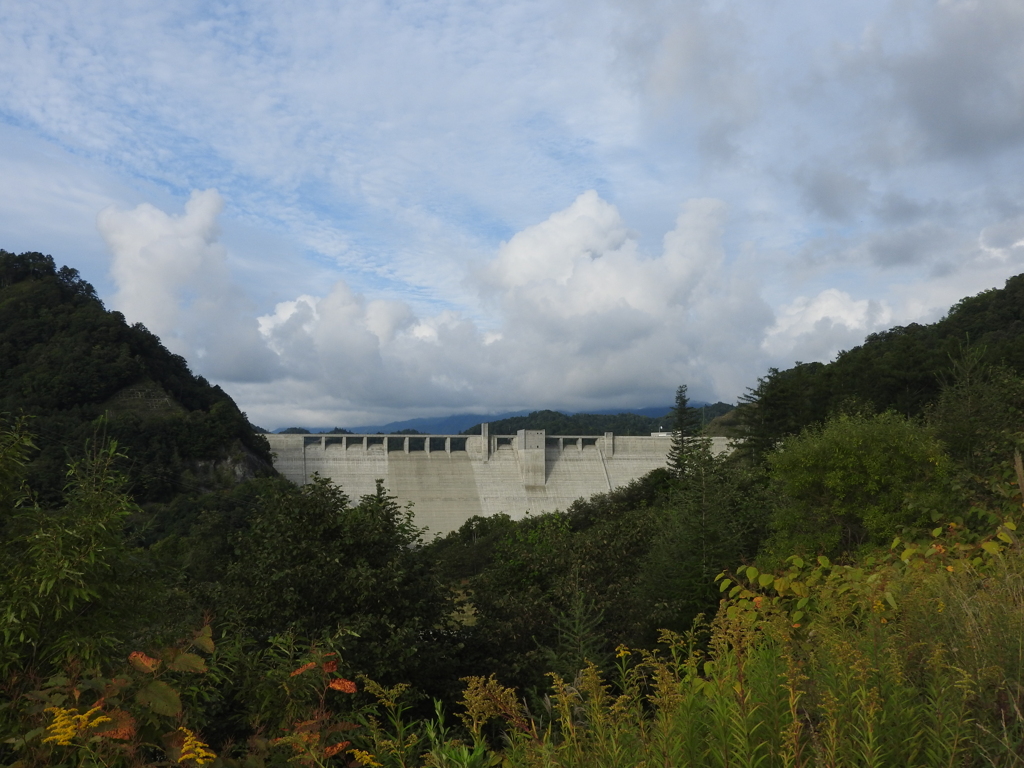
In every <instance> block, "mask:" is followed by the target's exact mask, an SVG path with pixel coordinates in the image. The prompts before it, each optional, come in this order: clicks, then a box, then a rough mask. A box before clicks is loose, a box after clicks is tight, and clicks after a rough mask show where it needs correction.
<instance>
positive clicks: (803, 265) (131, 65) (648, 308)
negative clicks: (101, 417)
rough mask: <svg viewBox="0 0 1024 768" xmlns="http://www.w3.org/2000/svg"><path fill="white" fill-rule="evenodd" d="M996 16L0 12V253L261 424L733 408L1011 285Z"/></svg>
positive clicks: (1019, 113)
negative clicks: (763, 389)
mask: <svg viewBox="0 0 1024 768" xmlns="http://www.w3.org/2000/svg"><path fill="white" fill-rule="evenodd" d="M1022 39H1024V6H1022V5H1021V4H1020V3H1019V2H1017V0H865V1H864V2H860V3H846V2H838V1H836V2H811V1H810V0H779V2H772V3H747V2H741V1H740V0H682V1H681V2H679V1H676V0H672V1H669V0H630V2H628V3H627V2H624V1H623V0H595V2H592V3H586V4H582V3H579V2H578V0H548V1H547V2H540V1H539V0H509V1H508V2H502V3H479V2H475V0H474V1H472V2H471V1H470V0H430V1H429V2H424V1H421V0H400V1H399V2H391V1H390V0H389V1H388V2H384V0H366V2H361V3H352V4H341V5H339V4H331V3H319V2H312V3H304V4H300V5H299V6H294V7H292V6H282V5H281V4H275V3H271V2H265V1H263V0H257V1H256V2H250V3H245V4H243V3H240V2H235V0H225V1H224V2H220V3H217V4H213V5H210V4H206V5H204V4H195V3H188V2H184V0H168V2H166V3H162V4H160V5H159V6H155V5H154V6H145V5H139V4H137V3H130V2H121V0H114V2H111V3H104V4H102V5H99V6H96V5H93V6H85V5H81V4H73V3H72V4H68V3H64V2H59V1H58V0H31V1H30V0H12V1H11V2H8V3H4V4H3V6H2V7H0V48H2V50H4V52H5V54H4V56H2V57H0V233H2V234H3V235H4V242H0V247H3V248H6V249H8V250H42V251H46V252H50V253H52V254H53V255H54V256H55V258H57V260H58V261H61V262H68V263H70V264H71V265H72V266H75V267H77V268H79V269H80V270H81V271H82V273H83V275H84V276H85V277H86V278H87V279H89V280H90V281H92V282H94V283H95V284H96V285H97V287H98V289H99V290H100V293H101V295H103V297H104V298H105V300H106V301H107V302H108V304H109V305H110V306H112V307H114V308H117V309H120V310H121V311H123V312H124V313H125V314H126V316H127V317H128V319H129V320H131V321H141V322H144V323H145V324H146V325H147V326H149V327H150V328H151V329H152V330H154V331H155V332H157V333H158V334H160V335H161V337H162V338H163V339H164V340H165V342H166V343H167V344H168V346H170V347H171V348H172V349H174V351H176V352H178V353H180V354H182V355H184V356H185V357H186V358H187V359H188V360H189V362H190V364H192V366H193V367H194V368H195V369H196V370H197V371H199V372H200V373H202V374H204V375H206V376H207V377H209V378H211V379H213V380H214V381H216V382H218V383H221V384H222V385H223V386H224V387H225V388H226V389H227V391H228V392H229V393H231V394H232V395H233V396H234V397H235V398H236V399H237V400H238V401H239V402H240V403H241V405H242V407H243V408H244V409H245V410H246V411H247V412H248V413H249V414H250V416H251V417H252V418H253V419H254V421H256V422H257V423H260V424H262V425H264V426H268V427H274V426H284V425H288V424H296V423H315V424H329V423H337V424H339V425H344V424H353V423H371V422H376V423H379V422H381V421H387V420H390V419H392V418H404V417H410V416H420V415H433V414H437V413H443V412H447V411H451V410H453V409H455V410H471V409H480V410H505V409H519V408H532V407H562V408H573V409H586V408H613V407H616V406H638V405H646V404H650V403H655V402H657V403H663V402H669V401H670V399H671V395H672V392H673V390H674V388H675V386H676V385H677V384H679V383H683V382H686V383H688V384H689V385H690V387H691V392H692V393H693V394H694V395H695V396H697V397H700V398H706V399H719V398H720V399H727V400H731V399H734V398H735V397H736V396H737V395H739V394H740V393H742V391H743V390H744V388H745V387H747V386H751V385H753V384H754V383H755V380H756V377H757V376H758V375H762V374H763V373H764V372H765V370H766V368H767V367H768V366H769V365H777V366H788V365H791V364H792V363H793V362H795V361H797V360H825V359H828V358H829V357H831V356H832V355H834V354H835V353H836V352H837V351H838V350H841V349H844V348H848V347H850V346H853V345H855V344H857V343H859V342H860V341H862V340H863V338H864V336H865V335H866V334H868V333H871V332H873V331H877V330H880V329H882V328H885V327H889V326H891V325H893V324H897V323H907V322H914V321H922V322H928V321H932V320H935V319H937V318H938V317H939V316H941V314H942V313H943V312H944V311H945V310H946V309H947V308H948V307H949V305H950V304H952V303H953V302H955V301H956V300H958V299H959V298H961V297H962V296H964V295H968V294H972V293H976V292H978V291H981V290H984V289H987V288H991V287H994V286H998V285H1001V284H1002V282H1003V281H1004V280H1005V279H1006V277H1008V276H1010V275H1012V274H1016V273H1018V272H1020V271H1024V46H1021V45H1020V41H1021V40H1022Z"/></svg>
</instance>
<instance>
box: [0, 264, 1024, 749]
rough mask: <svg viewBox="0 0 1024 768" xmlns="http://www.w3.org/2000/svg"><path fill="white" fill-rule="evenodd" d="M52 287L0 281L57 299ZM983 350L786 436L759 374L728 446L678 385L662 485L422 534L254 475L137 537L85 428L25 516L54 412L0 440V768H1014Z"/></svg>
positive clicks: (877, 348) (182, 505) (1006, 595)
mask: <svg viewBox="0 0 1024 768" xmlns="http://www.w3.org/2000/svg"><path fill="white" fill-rule="evenodd" d="M18 258H23V257H18ZM33 258H35V257H33ZM40 258H45V257H40ZM50 266H51V267H52V263H51V264H50ZM47 270H48V268H46V267H45V265H44V268H42V269H41V273H42V277H40V276H38V275H35V276H34V275H29V276H28V277H24V276H23V277H20V278H18V280H11V281H9V283H8V284H4V285H3V288H2V289H0V290H3V291H5V292H6V291H7V290H8V288H9V287H16V286H17V285H22V284H25V283H33V282H36V281H43V282H45V281H46V280H48V279H49V280H51V281H52V280H63V281H64V282H67V283H71V284H72V286H73V285H74V280H75V279H76V278H74V276H73V275H71V274H69V273H64V277H63V278H61V277H60V274H61V272H60V271H57V270H54V271H52V272H49V271H47ZM1017 280H1018V278H1015V279H1014V280H1013V281H1010V282H1011V283H1012V284H1013V286H1012V288H1013V290H1019V283H1018V282H1016V281H1017ZM20 290H21V291H27V290H28V289H27V288H24V287H23V288H21V289H20ZM1008 290H1009V288H1008ZM69 291H70V293H68V294H67V296H68V297H71V298H70V299H69V298H67V297H65V298H64V299H61V300H60V301H58V302H56V303H57V304H60V302H61V301H66V302H68V303H71V304H74V302H75V301H81V302H83V303H88V302H93V304H90V306H92V307H93V309H92V310H90V311H91V312H93V313H98V312H102V307H99V309H98V310H96V309H95V307H96V306H98V303H96V302H95V298H94V297H92V298H88V297H87V296H86V298H82V299H74V296H76V295H78V294H82V295H83V296H84V295H85V294H87V293H90V292H91V289H89V290H88V291H87V290H86V287H85V286H80V287H79V288H78V289H77V291H78V294H76V293H75V291H74V290H71V289H69ZM5 295H6V293H3V294H0V298H2V297H3V296H5ZM0 306H6V305H0ZM1004 306H1009V305H1007V304H1005V302H1004V295H1003V293H1002V292H998V291H997V292H990V293H988V294H983V295H982V296H981V297H975V298H974V299H971V300H966V301H965V302H961V304H960V305H958V307H957V308H954V310H953V311H952V312H951V314H950V317H955V316H957V315H958V314H959V313H961V312H963V311H964V310H963V307H970V308H971V309H970V311H969V313H968V314H969V315H970V316H971V317H986V318H990V319H991V321H992V323H995V322H1001V321H1003V320H1005V319H1006V318H1005V317H1004V314H1001V311H1000V310H999V307H1004ZM24 309H25V311H26V313H27V315H28V316H31V314H32V312H33V311H36V312H37V313H39V314H45V313H43V311H42V310H41V309H37V310H33V309H31V307H29V306H26V307H25V308H24ZM50 311H51V313H52V306H51V310H50ZM61 313H64V314H71V315H74V312H73V311H71V310H63V309H61V310H60V311H59V312H56V313H55V314H61ZM96 316H97V317H99V314H96ZM992 318H994V319H992ZM948 321H949V318H947V320H944V321H943V323H946V322H948ZM97 322H99V321H97ZM938 325H942V323H940V324H938ZM54 327H58V329H59V325H55V326H54ZM124 327H125V326H124V325H123V323H121V324H120V325H119V326H118V328H124ZM1009 327H1010V328H1011V330H1012V328H1014V327H1016V326H1013V325H1012V322H1011V323H1010V324H1009ZM923 328H924V331H914V332H913V334H916V333H925V332H926V331H927V332H928V333H937V331H934V329H933V330H931V331H929V330H928V329H929V328H932V327H931V326H929V327H923ZM985 328H987V326H984V324H983V323H980V322H978V323H975V325H973V326H971V334H972V335H971V337H970V339H967V338H966V337H965V338H964V339H962V340H960V339H956V338H952V337H951V338H950V339H947V340H946V341H943V342H942V343H943V344H946V345H947V348H948V353H949V354H947V355H945V356H944V357H943V356H935V357H930V358H927V359H929V360H931V361H932V363H934V366H933V367H932V368H927V366H926V361H925V362H922V360H924V358H921V357H913V356H908V357H907V364H908V372H907V373H906V378H907V379H908V380H909V378H912V376H911V374H913V377H917V378H918V379H920V380H922V381H923V380H924V379H925V378H927V376H931V377H932V379H934V381H935V383H934V385H932V384H929V387H930V388H931V389H930V392H931V395H930V396H929V397H928V398H925V399H922V400H921V402H920V403H919V404H918V405H917V406H915V408H916V410H912V411H910V412H909V416H908V411H906V410H901V409H896V408H893V407H891V406H893V403H891V402H888V401H882V402H878V401H876V400H875V399H874V396H875V394H877V392H878V391H880V388H879V387H878V386H877V385H878V381H877V379H868V380H867V381H868V383H870V385H871V387H873V389H872V388H869V387H865V389H863V390H857V389H856V388H853V387H846V386H845V385H844V388H843V389H842V390H841V391H839V390H838V389H837V390H836V391H834V392H832V394H830V395H829V398H831V399H829V398H823V399H822V400H821V403H824V404H823V405H821V404H820V403H818V400H814V403H815V404H816V405H815V408H817V407H818V405H821V410H820V411H819V410H814V409H812V408H809V407H808V408H807V409H805V410H803V411H800V410H799V408H798V407H797V406H799V405H800V402H798V401H794V403H795V405H794V408H797V410H796V411H794V413H795V414H796V415H793V414H789V415H788V416H787V419H788V421H787V420H786V419H781V418H778V417H779V416H780V414H783V415H785V414H786V413H787V411H786V409H785V407H784V406H783V402H784V400H783V399H782V395H781V394H780V393H782V394H785V395H786V396H787V397H789V396H790V395H792V394H793V393H794V392H795V393H797V394H799V392H800V391H801V390H799V389H797V390H786V389H784V388H780V387H781V385H780V382H787V381H788V382H790V383H792V381H793V380H795V378H796V377H798V376H803V375H804V373H803V372H801V373H799V374H793V373H792V371H801V370H802V369H804V368H806V366H797V368H795V369H792V370H791V371H786V372H772V373H770V374H769V376H768V378H767V379H765V380H762V382H761V384H760V385H759V387H758V388H756V389H755V390H754V391H753V392H752V393H751V394H750V395H749V396H748V398H747V401H746V404H745V405H744V406H743V407H741V409H740V411H741V415H740V418H741V419H742V421H743V423H745V424H746V425H747V428H748V429H749V431H748V432H747V440H746V441H745V442H746V445H745V450H744V451H742V452H740V453H738V454H737V455H734V456H730V457H716V456H713V455H712V454H711V452H710V450H709V448H708V445H707V443H706V442H705V441H704V439H703V435H704V434H705V433H704V432H703V430H702V420H701V418H700V414H699V413H698V412H696V411H695V410H694V409H692V408H691V407H690V405H689V401H688V398H687V392H686V388H685V387H680V389H679V391H678V393H677V398H676V406H675V408H674V409H673V411H672V413H671V414H670V419H671V422H670V424H666V425H665V426H666V427H670V428H671V429H672V430H673V431H674V432H675V433H676V437H675V439H674V440H673V449H672V452H671V455H670V460H669V462H668V464H667V466H666V467H665V468H664V469H660V470H656V471H655V472H653V473H651V474H650V475H648V476H646V477H644V478H642V479H641V480H638V481H636V482H634V483H633V484H631V485H629V486H627V487H625V488H621V489H617V490H615V491H613V492H611V493H607V494H600V495H597V496H594V497H592V498H590V499H581V500H579V501H577V502H576V503H575V504H573V505H572V506H571V507H570V508H569V509H568V510H565V511H564V512H560V513H553V514H545V515H540V516H528V517H527V518H526V519H524V520H520V521H513V520H511V519H510V518H509V517H507V516H503V515H498V516H495V517H490V518H474V519H472V520H470V521H468V522H467V523H466V524H465V525H464V526H463V527H462V528H461V529H460V530H458V531H455V532H453V533H451V534H450V535H448V536H446V537H444V538H439V539H436V540H434V541H431V542H427V541H424V540H423V538H422V535H421V532H420V531H419V530H417V529H416V527H415V525H414V518H413V516H412V513H411V511H410V510H408V509H402V508H399V507H398V506H397V505H396V504H395V503H394V500H393V499H392V498H390V497H389V496H388V494H387V491H386V489H384V488H379V489H378V491H377V493H375V494H372V495H370V496H367V497H364V498H362V499H359V500H352V499H349V498H348V497H347V496H346V495H345V493H344V489H339V488H336V487H334V486H332V485H331V484H329V483H327V482H325V481H317V482H314V483H311V484H310V485H307V486H305V487H303V488H297V487H295V486H293V485H291V484H290V483H288V482H286V481H284V480H282V479H280V478H277V477H269V476H268V477H257V478H252V479H248V480H245V481H244V482H238V483H234V484H228V483H222V484H221V485H220V486H217V487H215V488H213V490H210V491H208V492H200V490H202V489H197V488H195V487H193V488H187V489H185V492H180V493H177V494H176V495H170V494H169V495H168V496H166V497H162V498H163V501H161V506H160V514H159V521H160V524H159V525H155V524H154V525H151V526H150V528H149V529H148V531H149V532H148V535H147V536H144V537H140V536H139V535H138V534H137V530H136V529H137V521H138V520H140V519H146V517H145V513H144V512H143V511H142V510H141V509H140V508H139V506H138V503H139V501H140V500H142V501H145V500H146V497H144V496H142V497H140V496H139V495H138V489H139V487H140V486H139V484H138V481H137V480H136V479H134V477H133V475H132V474H131V473H132V472H133V471H137V470H134V467H135V465H134V464H133V463H132V462H131V461H129V458H130V457H131V451H132V450H134V448H133V447H131V446H128V444H127V442H125V443H121V442H120V441H119V440H110V438H109V436H110V434H111V431H112V430H111V429H110V428H107V432H106V435H107V437H106V438H105V439H104V436H103V433H102V432H101V431H100V430H94V433H90V435H92V434H95V435H96V437H95V438H93V439H91V440H90V441H89V442H88V444H86V443H85V441H84V440H83V442H82V445H81V446H80V449H79V450H77V452H71V451H69V452H68V456H69V457H70V459H71V462H70V471H68V470H65V472H64V476H63V482H62V483H61V485H60V487H59V490H58V492H56V493H53V492H47V493H45V494H43V493H34V491H35V489H36V488H35V487H36V485H37V484H39V483H46V482H49V481H48V480H47V475H46V474H45V473H41V472H39V471H37V470H36V469H35V467H34V465H35V462H37V461H39V456H40V455H42V452H41V451H40V450H39V448H37V447H36V446H37V445H42V444H43V443H44V442H45V441H46V440H47V439H48V437H47V434H45V433H42V432H37V431H35V427H36V425H37V424H39V423H42V420H43V419H44V418H46V417H47V413H49V412H48V411H45V410H44V409H40V410H39V411H37V412H38V413H39V414H40V416H37V418H34V419H19V418H17V417H16V416H12V417H10V418H7V419H6V420H5V421H4V422H3V424H2V425H0V686H2V687H0V690H2V691H3V692H4V698H3V699H0V765H8V766H11V765H18V766H19V768H34V766H42V765H68V766H72V765H75V766H78V765H108V766H115V765H116V766H122V765H123V766H130V765H140V766H141V765H166V764H175V763H177V764H182V765H187V766H193V765H218V764H219V765H225V766H227V765H232V766H252V767H254V768H255V767H256V766H274V765H282V766H283V765H285V764H286V763H288V762H299V763H301V764H306V765H320V766H328V765H338V766H342V765H346V766H357V765H364V766H371V765H378V766H379V765H385V766H389V767H390V766H418V765H429V766H436V767H438V768H440V767H441V766H494V765H508V766H540V765H550V766H595V765H603V766H624V767H625V766H637V765H648V766H653V765H671V766H684V765H692V766H722V767H723V768H724V767H725V766H755V765H760V766H780V767H781V766H845V765H850V766H853V765H857V766H860V765H864V766H922V767H925V766H928V767H931V766H939V765H942V766H985V765H987V766H1007V767H1009V766H1017V765H1020V764H1022V763H1024V718H1022V716H1021V711H1022V710H1021V708H1022V707H1024V550H1022V548H1021V546H1020V542H1019V539H1018V536H1017V533H1016V522H1019V519H1020V513H1021V511H1022V501H1024V463H1022V462H1021V459H1020V453H1019V451H1020V450H1021V449H1022V448H1024V421H1022V415H1024V377H1022V376H1021V373H1022V371H1021V369H1020V368H1018V367H1016V365H1017V364H1016V363H1015V362H1014V361H1015V360H1017V359H1019V356H1018V355H1017V353H1018V352H1019V351H1020V347H1021V340H1022V339H1024V336H1022V335H1021V334H1020V333H1017V334H1016V336H1013V334H1012V333H1004V334H999V333H996V331H995V330H994V329H992V328H988V330H985ZM136 330H137V332H138V333H140V334H145V332H144V330H142V329H136ZM119 332H121V331H119ZM913 334H910V335H913ZM55 336H56V337H57V342H56V343H60V344H65V345H68V344H70V343H71V342H70V341H68V340H67V339H66V338H64V337H60V335H59V334H55ZM1011 336H1013V338H1011ZM150 338H151V337H150ZM892 338H893V339H896V341H895V342H887V341H885V340H884V339H882V337H881V336H879V337H873V338H872V339H871V340H869V341H868V343H867V344H866V345H865V347H864V348H867V347H871V348H872V355H874V356H875V357H878V358H880V359H881V358H886V359H889V360H890V362H891V363H892V365H895V363H894V362H892V361H895V360H898V359H899V356H898V354H897V352H893V351H892V350H891V349H890V348H889V347H888V346H887V344H889V343H895V344H897V345H899V344H904V343H906V342H905V335H900V334H895V335H893V336H892ZM934 338H938V337H934ZM942 338H943V339H945V338H946V337H942ZM126 343H127V342H126ZM46 344H47V342H46V340H45V339H44V338H43V337H42V336H40V337H39V341H38V345H37V346H36V348H35V350H36V351H35V352H34V353H33V354H35V355H37V356H38V358H39V359H41V360H45V359H47V355H46ZM156 347H157V348H158V351H157V352H156V354H157V356H158V358H159V356H160V355H164V356H166V357H169V356H167V353H166V352H160V351H159V350H160V349H162V348H159V345H158V344H157V345H156ZM5 349H6V348H5ZM858 349H863V348H858ZM898 350H901V352H899V354H902V353H903V352H906V349H905V348H903V347H898ZM856 352H857V351H856V350H853V351H851V352H849V353H845V354H844V356H841V357H840V360H838V361H836V362H835V363H832V364H831V365H832V366H835V365H839V364H840V363H842V365H849V363H847V362H845V361H846V360H847V359H848V357H849V356H850V355H852V354H854V353H856ZM858 354H859V353H858ZM930 354H931V352H929V355H930ZM887 356H889V357H887ZM23 359H27V358H23ZM90 359H92V358H90ZM113 359H114V360H115V361H116V360H117V359H118V358H116V357H115V358H113ZM161 359H163V358H161ZM136 364H137V365H139V366H142V367H143V368H144V369H145V370H146V371H147V374H146V375H147V376H148V377H149V380H151V381H153V382H155V383H158V384H159V385H160V386H161V387H162V388H164V390H165V391H167V392H173V390H172V389H171V385H170V384H168V383H166V380H165V379H163V378H160V377H159V376H157V375H156V374H154V373H152V372H151V371H153V370H154V369H153V368H149V367H146V366H149V363H148V362H147V361H146V359H145V358H142V359H140V360H138V361H136ZM183 365H184V364H183V362H182V366H183ZM918 365H920V366H921V367H920V369H919V370H918V369H917V368H915V367H914V366H918ZM86 368H88V366H86ZM20 370H21V373H20V374H19V376H18V377H17V378H18V380H30V379H32V377H33V374H32V366H31V365H30V364H27V363H26V364H24V365H23V367H22V368H21V369H20ZM95 370H97V371H99V374H98V375H97V379H100V380H102V379H103V378H104V377H105V374H104V373H103V371H104V370H105V369H104V368H103V366H101V365H99V363H96V366H95ZM178 370H184V371H185V372H187V368H182V369H178ZM830 370H832V369H831V368H830V366H821V372H820V373H816V374H815V376H816V377H820V378H817V379H815V380H816V381H828V380H831V379H830V378H829V377H832V376H834V374H832V373H829V372H828V371H830ZM5 371H6V369H5ZM189 375H190V374H189ZM879 375H880V374H879ZM789 376H792V378H787V377H789ZM892 378H893V379H894V380H895V379H897V378H899V376H898V375H897V373H896V372H895V371H894V372H893V374H892ZM126 381H127V379H126ZM190 381H196V382H198V380H190ZM766 382H767V383H766ZM123 386H125V385H122V388H123ZM29 391H31V390H29ZM109 391H110V392H116V391H119V390H117V389H110V390H109ZM823 391H825V390H824V389H821V388H819V389H818V390H815V392H823ZM830 391H831V390H830ZM894 391H895V390H894ZM104 392H107V390H104ZM39 396H40V397H42V396H43V395H39ZM104 396H105V397H106V398H107V400H106V401H104V400H100V399H95V400H93V401H89V403H92V404H93V405H94V404H95V403H101V402H108V401H109V398H110V397H111V395H110V394H105V395H104ZM174 397H175V400H177V395H174ZM225 397H226V396H225ZM816 397H817V396H816ZM826 400H827V402H825V401H826ZM20 402H21V401H18V400H17V399H16V398H13V397H12V398H11V399H9V400H6V401H5V403H6V405H5V407H7V408H8V409H9V410H10V411H11V412H12V413H15V414H16V413H17V412H18V409H19V408H21V407H22V406H20V405H19V403H20ZM89 403H86V404H83V405H82V406H80V407H81V412H82V413H86V412H89V413H91V412H92V411H88V408H91V407H93V405H89ZM232 407H233V405H232ZM801 407H802V406H801ZM24 410H26V411H27V410H28V408H27V407H25V408H24ZM211 411H212V408H211ZM58 412H59V411H58ZM198 413H209V411H203V410H202V409H198ZM234 413H237V409H235V411H234ZM107 418H108V421H109V422H110V423H113V422H114V421H115V420H116V419H117V418H118V416H117V414H112V415H110V416H108V417H107ZM174 418H178V419H180V418H182V416H181V414H180V413H177V414H174V415H172V414H167V415H165V416H160V417H159V419H157V420H156V423H158V424H159V423H162V422H161V420H162V419H174ZM239 418H240V414H239ZM798 422H799V423H798ZM141 423H142V424H148V423H151V422H148V421H146V420H141ZM240 424H241V426H240V429H242V430H244V429H245V428H246V427H247V425H245V424H244V421H243V422H241V423H240ZM794 425H796V426H794ZM519 428H523V427H519ZM492 429H493V427H492ZM513 431H514V430H513ZM559 431H566V430H559ZM129 434H131V433H129ZM235 439H237V440H239V441H243V440H252V438H250V437H244V436H242V435H238V436H236V438H235ZM244 444H245V443H244V442H243V445H244ZM253 444H254V445H256V446H257V447H258V443H253ZM126 446H128V447H126ZM253 450H255V449H253ZM147 503H148V502H147ZM150 519H155V518H153V517H152V516H151V518H150Z"/></svg>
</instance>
